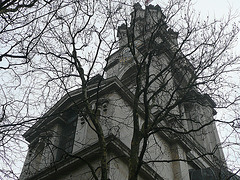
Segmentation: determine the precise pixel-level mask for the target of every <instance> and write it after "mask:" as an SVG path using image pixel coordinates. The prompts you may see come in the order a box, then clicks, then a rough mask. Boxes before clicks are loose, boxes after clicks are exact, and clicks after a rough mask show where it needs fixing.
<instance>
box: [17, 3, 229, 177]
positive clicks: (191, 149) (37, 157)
mask: <svg viewBox="0 0 240 180" xmlns="http://www.w3.org/2000/svg"><path fill="white" fill-rule="evenodd" d="M134 8H135V11H134V12H135V13H132V20H133V19H135V21H136V24H135V25H136V26H137V28H136V29H139V31H138V30H136V32H134V34H135V37H136V39H135V40H134V43H135V46H136V47H135V48H136V54H134V55H132V54H131V53H130V49H129V48H128V47H127V46H126V44H127V41H128V40H127V38H128V37H127V35H126V30H128V28H129V30H130V29H131V27H127V25H122V26H120V27H119V32H118V36H119V38H120V42H119V46H120V47H119V50H118V51H117V52H115V53H114V54H112V55H111V56H110V57H109V58H108V59H107V60H108V66H107V67H106V73H107V77H108V78H107V79H105V80H102V83H101V86H100V87H98V78H96V77H95V79H96V83H94V78H93V80H92V83H91V84H89V87H88V89H89V94H90V95H91V96H90V97H91V98H90V99H91V102H92V104H93V106H94V105H96V104H97V105H98V113H99V118H101V123H102V126H103V130H104V134H105V137H106V142H107V148H108V159H109V160H110V159H113V160H111V161H110V163H109V179H112V180H124V179H127V177H128V162H127V159H126V158H124V157H127V156H128V155H129V148H130V146H131V138H132V132H133V122H132V110H133V108H132V105H133V92H134V90H135V87H136V82H135V80H134V79H135V77H136V73H137V69H136V66H135V64H134V58H135V57H136V58H143V57H144V53H145V52H144V51H145V50H146V49H148V47H146V46H145V45H144V44H146V42H145V41H146V39H148V38H150V36H151V28H153V26H152V25H151V24H154V22H159V23H162V25H161V28H160V29H159V36H158V37H156V38H155V41H154V42H155V43H156V48H159V49H158V51H157V52H158V54H156V55H155V56H154V57H153V63H152V65H151V66H150V68H149V71H150V80H151V79H154V78H156V74H158V72H159V71H161V70H162V69H164V68H166V67H167V66H168V65H169V59H170V58H171V56H172V54H174V51H175V49H176V47H177V33H175V32H174V31H172V30H171V29H169V28H167V26H166V25H165V24H164V18H165V17H164V15H163V14H162V12H161V8H160V7H159V6H155V7H154V6H149V7H148V8H147V9H146V10H143V9H142V8H141V7H140V5H139V4H136V5H135V7H134ZM142 19H144V21H143V20H142ZM146 23H148V29H147V30H148V31H149V32H146V33H145V34H144V36H142V34H141V33H140V32H142V29H141V28H142V27H144V26H145V25H146ZM132 24H133V22H132ZM166 48H168V51H162V49H166ZM186 67H187V68H186ZM172 69H178V71H177V72H176V71H172ZM186 69H187V70H186ZM192 71H193V70H192V66H191V64H189V62H188V61H187V60H186V59H184V58H183V59H182V61H181V64H175V65H174V66H173V67H172V68H171V70H169V71H165V72H164V73H163V75H162V76H161V77H159V78H157V81H155V82H154V83H152V85H151V88H150V90H149V94H150V95H151V94H153V93H154V92H155V91H156V90H157V89H158V88H159V84H163V83H164V82H166V81H167V82H168V85H167V86H166V87H164V91H162V93H159V94H158V95H157V96H156V98H155V99H153V100H152V104H151V105H152V108H151V116H154V115H155V114H157V113H158V111H160V110H161V109H160V108H161V107H165V106H166V104H167V102H168V99H169V98H172V99H173V102H175V101H176V100H177V98H178V95H174V96H173V97H170V95H171V94H172V93H171V92H173V91H174V90H175V89H174V88H175V86H179V87H180V86H185V85H184V84H187V83H188V82H189V81H190V79H191V77H192V76H193V72H192ZM179 78H180V79H181V80H179ZM179 82H181V84H180V85H179ZM99 88H100V90H99V92H98V96H96V91H97V89H99ZM180 93H181V92H180ZM180 93H179V94H180ZM190 96H191V97H198V98H197V100H196V101H194V102H191V101H189V102H184V103H182V104H180V105H179V106H178V107H177V108H173V109H172V110H171V115H172V116H169V117H168V118H166V119H165V120H164V121H163V122H161V123H159V127H161V126H163V127H171V128H175V129H176V130H178V129H180V130H182V129H184V131H186V132H188V131H189V133H185V134H184V133H182V134H177V133H170V132H169V131H159V132H156V133H155V134H153V135H152V136H150V138H149V142H148V148H147V150H146V153H145V156H144V161H145V162H148V161H154V160H156V161H155V162H152V163H146V164H144V165H143V166H142V169H141V171H140V173H139V180H151V179H152V180H156V179H159V180H160V179H161V180H162V179H164V180H190V179H193V180H194V177H192V176H191V174H189V172H190V171H189V170H192V171H193V170H197V169H206V168H213V167H214V168H217V169H221V168H222V167H225V159H224V155H223V152H222V149H221V148H220V146H219V144H220V141H219V137H218V133H217V129H216V126H215V124H214V121H213V116H214V114H215V110H214V107H215V103H214V102H213V101H212V100H211V98H210V97H209V96H208V95H203V94H200V93H198V92H197V91H196V90H195V89H193V90H192V91H191V93H190ZM71 99H74V100H75V102H77V106H76V104H75V103H73V101H72V100H71ZM175 99H176V100H175ZM96 101H98V103H96ZM76 108H78V109H77V110H76ZM81 109H84V107H83V106H82V105H81V90H79V89H78V90H75V91H73V92H71V93H70V96H69V95H66V96H64V97H63V98H62V99H61V100H60V101H59V102H57V103H56V104H55V105H54V107H53V108H52V109H51V110H49V112H47V113H46V114H45V115H44V116H43V118H41V120H39V121H38V122H37V123H36V124H35V125H34V126H33V127H31V128H30V129H29V130H28V131H27V132H26V133H25V134H24V137H25V139H26V140H27V141H28V142H29V143H30V145H29V152H28V154H27V157H26V161H25V164H24V167H23V170H22V174H21V177H20V179H22V180H23V179H34V180H35V179H58V180H63V179H64V180H66V179H69V180H70V179H71V180H74V179H81V180H85V179H86V180H88V179H91V176H92V175H91V172H90V169H89V168H88V166H87V163H91V165H92V166H93V167H94V168H95V170H96V172H97V174H98V175H99V176H100V174H99V173H98V171H99V170H98V168H97V167H99V163H100V161H99V160H100V159H99V156H98V155H99V147H98V144H97V135H96V133H95V132H94V128H92V122H91V121H89V120H88V119H86V117H85V116H83V114H82V112H83V111H81V113H77V112H79V110H81ZM143 109H144V108H143V107H142V105H141V104H140V105H139V109H138V111H139V115H140V124H143V122H144V110H143ZM173 115H174V116H173ZM178 117H179V119H178ZM180 119H181V121H180ZM190 120H191V121H190ZM203 124H208V125H207V126H205V127H203V128H201V126H202V125H203ZM198 128H200V129H199V130H198V131H192V132H191V131H190V130H191V129H198ZM216 147H218V148H216ZM209 152H213V154H209ZM117 156H119V158H115V157H117ZM176 159H180V161H172V160H176ZM86 161H87V162H86Z"/></svg>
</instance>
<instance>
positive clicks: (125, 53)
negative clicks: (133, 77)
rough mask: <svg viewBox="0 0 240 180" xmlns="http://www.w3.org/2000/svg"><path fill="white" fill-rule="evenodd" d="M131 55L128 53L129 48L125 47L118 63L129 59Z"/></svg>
mask: <svg viewBox="0 0 240 180" xmlns="http://www.w3.org/2000/svg"><path fill="white" fill-rule="evenodd" d="M131 57H132V53H131V51H130V48H128V47H126V48H124V49H123V50H122V52H121V55H120V62H126V61H128V60H129V59H131Z"/></svg>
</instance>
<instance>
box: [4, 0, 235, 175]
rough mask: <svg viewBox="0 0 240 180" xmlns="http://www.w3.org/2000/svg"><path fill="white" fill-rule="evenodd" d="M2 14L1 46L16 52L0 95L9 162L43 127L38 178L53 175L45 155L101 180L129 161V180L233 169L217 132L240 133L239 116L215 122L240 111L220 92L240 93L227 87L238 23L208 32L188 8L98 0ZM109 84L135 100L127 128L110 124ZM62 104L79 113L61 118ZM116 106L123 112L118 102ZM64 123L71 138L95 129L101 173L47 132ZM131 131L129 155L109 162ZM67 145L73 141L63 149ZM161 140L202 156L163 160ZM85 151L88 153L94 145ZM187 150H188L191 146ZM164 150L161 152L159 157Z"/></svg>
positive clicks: (8, 53)
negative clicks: (174, 169) (205, 168)
mask: <svg viewBox="0 0 240 180" xmlns="http://www.w3.org/2000/svg"><path fill="white" fill-rule="evenodd" d="M130 11H133V12H132V13H131V16H129V14H130ZM0 12H1V15H2V16H1V17H2V18H3V19H5V21H4V23H3V26H2V27H3V28H2V31H1V33H0V35H1V42H2V44H3V46H6V45H7V46H6V48H4V50H3V52H1V54H0V57H1V61H2V62H1V63H2V64H3V65H2V66H0V69H1V71H3V73H2V74H3V75H5V77H2V80H3V82H4V83H3V84H2V85H1V92H2V94H1V96H2V99H3V102H1V106H2V118H1V134H2V135H1V136H2V142H3V143H2V144H1V148H2V150H3V151H2V152H3V153H1V157H2V159H3V160H5V162H6V164H7V163H9V162H10V159H11V156H10V157H9V155H8V154H6V153H9V151H10V150H11V148H12V147H16V144H17V145H19V146H21V141H22V139H21V138H20V137H19V134H21V133H22V132H23V131H24V130H26V127H30V126H32V124H33V123H35V122H36V121H37V123H36V124H35V125H34V126H33V127H32V128H31V130H30V131H28V132H27V133H29V134H31V133H32V134H34V133H35V134H34V135H32V136H33V137H34V138H36V139H38V142H39V143H37V142H36V141H35V140H34V138H33V139H31V138H29V139H27V140H28V141H29V142H32V143H31V144H30V147H29V149H32V150H34V151H35V153H32V154H31V152H30V151H29V153H28V157H29V162H27V163H26V165H27V167H25V168H27V169H29V171H30V169H34V171H37V170H39V169H42V168H44V167H40V156H42V155H43V154H44V155H45V158H42V159H41V161H46V162H48V163H49V161H48V160H49V159H51V163H53V167H57V163H58V162H61V160H63V158H66V157H71V158H77V159H80V160H81V162H84V163H85V164H86V165H87V166H88V168H89V171H90V174H91V176H92V179H102V180H107V179H108V178H109V173H110V172H109V163H110V162H115V160H116V159H121V158H122V157H124V158H125V159H127V162H128V163H127V164H128V179H129V180H136V179H138V177H139V176H140V174H141V171H142V169H144V168H146V167H151V168H152V169H153V170H155V171H156V172H157V170H156V169H157V168H158V166H159V163H170V162H171V163H172V164H173V166H175V165H176V166H177V165H178V164H177V163H179V162H193V161H194V160H196V159H200V158H202V157H208V156H211V158H212V159H211V160H212V161H214V163H215V164H217V165H218V168H221V167H222V166H226V164H225V160H224V156H223V154H222V150H221V145H220V144H214V141H215V142H217V141H216V139H215V140H214V139H207V138H208V135H209V134H210V133H213V132H215V129H214V127H215V126H214V123H215V122H222V123H226V124H227V125H228V126H230V127H232V128H233V129H234V131H239V129H238V128H239V127H238V125H239V117H238V116H233V119H232V120H231V121H225V120H223V119H219V120H218V119H213V114H214V113H215V110H214V108H216V107H218V106H219V107H221V108H227V107H229V106H231V107H232V106H234V107H237V105H238V101H239V97H238V96H231V97H229V95H230V94H228V93H226V92H224V91H225V89H220V87H221V88H222V87H226V89H228V91H229V92H231V90H233V89H235V88H237V87H238V85H237V84H234V86H230V84H229V82H228V81H227V79H225V78H224V77H225V76H226V75H227V74H229V73H231V72H232V71H233V70H234V71H238V69H239V67H238V64H237V63H238V61H239V57H238V56H234V55H231V52H230V50H231V48H232V46H233V44H234V42H235V40H236V36H237V34H238V31H239V29H238V27H237V25H236V24H234V23H232V21H233V20H234V19H233V16H231V15H229V16H228V17H227V18H226V19H224V20H210V19H207V20H206V21H203V22H202V21H201V19H200V17H198V16H196V14H195V13H194V12H193V11H191V2H185V1H182V0H179V1H175V2H174V3H173V2H172V1H170V2H169V4H167V5H166V6H165V7H163V8H162V9H161V8H160V7H159V6H151V5H150V6H146V7H145V9H142V7H141V5H140V4H135V5H134V6H132V4H128V3H127V2H105V1H94V0H93V1H71V0H70V1H64V0H63V1H57V2H55V1H42V2H41V1H30V2H27V3H26V2H25V1H23V2H17V1H12V3H11V2H10V1H3V2H2V3H1V11H0ZM9 13H10V14H9ZM9 15H10V17H9ZM12 18H14V19H13V20H14V21H13V23H12V22H11V19H12ZM122 23H123V25H121V24H122ZM120 25H121V26H120ZM118 26H120V27H119V28H118ZM6 35H7V36H6ZM4 36H5V37H6V39H5V38H4ZM117 36H118V38H117ZM118 45H119V46H120V47H119V50H118ZM117 50H118V51H117ZM111 54H112V55H111ZM104 59H106V61H104ZM114 68H115V69H114ZM111 69H112V70H111ZM117 70H118V72H119V74H118V73H117V72H116V71H117ZM120 72H121V73H122V74H121V73H120ZM97 74H100V75H97ZM105 74H107V75H105ZM95 75H97V76H95ZM105 76H107V77H113V76H117V77H118V80H116V81H117V82H118V81H119V84H118V86H120V87H121V88H122V89H124V91H125V92H122V93H126V95H128V96H129V97H126V99H127V98H128V99H130V100H129V104H130V105H129V104H128V105H127V107H129V108H130V109H131V111H130V112H128V114H126V115H125V116H123V117H122V118H120V117H116V116H115V115H114V114H106V113H105V114H104V110H103V107H104V105H105V104H104V103H106V100H105V99H104V98H103V95H102V94H103V91H104V88H105V87H108V86H110V85H109V84H110V82H111V81H110V80H109V79H104V78H105ZM92 77H94V78H92ZM110 79H111V78H110ZM105 89H107V88H105ZM206 93H208V94H206ZM16 94H18V96H16ZM64 94H66V95H65V96H63V95H64ZM76 94H77V95H76ZM104 95H105V94H104ZM62 97H63V99H64V98H65V99H70V100H69V101H70V103H69V104H67V105H66V107H63V108H62V109H61V108H59V107H61V103H63V100H60V101H59V103H57V104H56V105H55V106H54V107H53V108H51V107H52V106H53V105H54V104H55V103H56V102H57V101H58V100H59V99H60V98H62ZM212 99H214V100H215V102H217V104H215V103H214V101H213V100H212ZM109 103H112V104H116V105H114V106H115V107H116V108H117V107H118V108H119V107H121V105H120V100H119V99H118V98H116V99H114V100H112V101H110V102H109ZM50 108H51V109H50ZM49 109H50V110H49ZM121 109H124V108H123V107H121ZM46 111H47V113H46V114H44V115H43V116H42V117H41V118H38V117H40V116H41V115H42V113H43V112H46ZM206 112H207V113H206ZM69 117H71V118H69ZM81 118H82V119H81ZM55 119H63V121H65V120H66V119H68V120H67V121H69V122H67V124H68V126H67V127H66V128H69V129H71V128H72V127H73V126H74V122H76V121H79V119H80V121H82V124H87V125H88V126H89V127H90V129H91V133H93V134H94V135H93V139H94V140H95V141H96V142H98V143H97V147H98V148H99V152H98V154H99V157H100V163H99V165H98V166H96V165H95V164H94V163H92V162H91V161H89V160H87V158H86V157H85V156H83V155H82V156H79V155H76V154H74V153H72V152H73V149H72V148H73V144H74V143H75V144H77V143H79V144H81V142H80V140H79V142H78V141H77V140H76V139H75V142H74V141H73V142H72V141H71V143H70V139H68V138H67V137H69V136H71V132H70V131H71V130H69V132H68V130H67V129H66V131H65V132H64V130H63V127H61V128H62V130H58V129H56V128H55V127H54V128H53V129H51V128H50V130H49V129H47V128H46V129H45V126H44V125H43V122H44V123H45V122H46V121H47V120H49V121H53V122H55ZM126 119H127V121H126ZM109 124H111V125H109ZM236 124H238V125H236ZM106 127H108V128H107V129H106ZM209 127H211V128H213V129H211V128H209ZM61 128H60V129H61ZM75 128H76V127H75ZM128 128H129V129H130V130H129V132H130V134H129V136H130V137H131V138H130V140H131V141H130V143H129V146H128V149H129V152H128V154H127V155H126V154H121V155H120V156H119V157H118V156H114V157H111V158H110V159H109V156H110V154H111V153H109V151H108V144H109V141H112V140H109V139H110V137H116V138H118V139H120V140H121V137H122V135H121V131H123V129H128ZM80 130H81V129H80ZM33 131H36V132H34V133H33ZM75 131H77V130H75ZM64 133H65V134H64ZM69 133H70V134H69ZM119 133H120V135H119ZM109 134H111V136H108V135H109ZM60 136H62V137H64V138H65V140H63V139H64V138H62V139H61V140H60V139H58V137H60ZM159 136H161V137H165V138H168V139H169V140H171V141H173V142H174V141H183V142H192V139H195V144H193V145H192V146H193V147H194V148H198V149H201V150H199V154H198V155H197V156H196V157H190V155H189V157H188V159H187V158H186V157H177V156H176V157H174V155H172V156H173V157H174V158H172V159H168V158H167V157H166V156H164V153H165V152H164V150H162V154H161V153H159V152H161V148H162V149H164V147H165V146H164V145H163V144H161V141H162V139H161V138H160V137H159ZM68 140H69V144H68V145H66V146H64V148H63V146H62V144H67V141H68ZM43 141H44V143H43ZM206 143H208V144H209V146H207V144H206ZM238 143H239V142H238ZM90 144H91V143H90V140H89V145H90ZM173 144H174V143H173ZM81 145H82V146H83V145H85V146H87V145H88V142H84V144H81ZM79 146H80V145H79ZM184 146H186V147H187V148H189V147H190V146H191V144H189V143H185V144H184ZM171 147H172V151H173V152H175V151H177V150H178V147H177V146H176V147H175V146H174V145H173V146H171ZM155 149H159V151H158V152H157V153H159V154H157V155H156V156H154V155H153V154H154V153H153V151H155ZM173 154H174V153H173ZM6 157H7V158H6ZM8 157H9V158H8ZM221 158H222V159H221ZM11 167H12V164H11V163H10V164H9V168H11ZM2 172H3V173H4V174H5V175H8V173H6V172H4V171H3V170H2ZM11 173H12V172H11V171H10V174H11ZM34 173H36V172H34ZM30 175H31V176H33V175H34V174H31V173H30ZM33 178H35V177H33ZM175 178H181V177H175Z"/></svg>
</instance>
